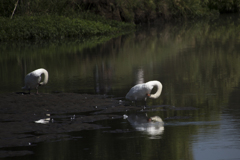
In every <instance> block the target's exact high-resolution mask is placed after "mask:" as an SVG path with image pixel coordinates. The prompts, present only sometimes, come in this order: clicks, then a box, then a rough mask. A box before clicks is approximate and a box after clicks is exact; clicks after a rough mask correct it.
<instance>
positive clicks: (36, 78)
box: [22, 68, 48, 94]
mask: <svg viewBox="0 0 240 160" xmlns="http://www.w3.org/2000/svg"><path fill="white" fill-rule="evenodd" d="M42 74H44V80H43V82H40V81H41V75H42ZM47 82H48V71H47V70H45V69H43V68H40V69H37V70H35V71H32V72H30V73H28V74H27V75H26V77H25V86H24V87H22V89H28V90H29V93H30V90H31V89H37V94H38V86H41V85H45V84H47Z"/></svg>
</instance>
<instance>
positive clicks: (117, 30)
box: [0, 15, 134, 41]
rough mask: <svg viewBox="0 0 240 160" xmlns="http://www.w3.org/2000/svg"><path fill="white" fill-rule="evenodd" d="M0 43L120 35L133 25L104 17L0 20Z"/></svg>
mask: <svg viewBox="0 0 240 160" xmlns="http://www.w3.org/2000/svg"><path fill="white" fill-rule="evenodd" d="M0 24H1V25H0V40H1V41H3V40H15V39H52V38H68V37H78V38H82V37H86V36H93V35H103V34H104V35H111V34H122V33H123V32H126V31H127V30H133V29H134V25H133V24H128V23H124V22H117V21H111V20H106V19H104V18H98V19H92V20H91V18H90V19H89V20H87V19H83V18H81V17H66V16H58V15H54V16H53V15H52V16H50V15H41V16H17V17H14V18H13V19H11V20H10V19H9V18H3V17H2V18H0Z"/></svg>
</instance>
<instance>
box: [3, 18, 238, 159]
mask: <svg viewBox="0 0 240 160" xmlns="http://www.w3.org/2000/svg"><path fill="white" fill-rule="evenodd" d="M239 22H240V20H239V18H238V16H232V15H228V16H225V17H221V18H220V19H216V20H212V21H208V20H204V21H203V20H201V21H200V20H199V21H195V22H182V23H177V24H166V25H164V26H155V27H146V28H145V29H142V30H140V31H137V32H136V33H132V34H129V35H124V36H121V37H118V38H114V39H111V40H106V39H105V38H102V39H100V38H99V41H103V43H98V44H96V39H97V38H95V39H89V40H84V41H83V40H69V41H55V42H41V43H39V42H28V43H26V42H18V43H1V44H0V50H1V52H0V83H1V85H0V92H1V94H5V93H8V92H16V91H21V87H22V86H23V79H24V76H25V75H26V74H27V73H28V72H30V71H32V70H34V69H37V68H41V67H43V68H46V69H47V70H48V72H49V83H48V84H47V85H46V86H44V87H42V88H40V89H39V92H40V93H43V92H46V93H55V92H77V93H89V94H107V95H111V96H112V97H118V98H119V99H122V100H124V98H123V97H124V96H125V95H126V93H127V92H128V90H129V89H130V88H131V86H133V85H135V84H136V83H139V82H146V81H149V80H159V81H161V82H162V84H163V92H162V95H161V96H160V98H158V99H156V100H149V101H148V102H147V103H148V105H149V106H150V107H151V110H150V111H143V112H141V111H140V109H141V108H140V109H139V111H138V112H137V114H145V113H147V115H148V116H156V115H157V116H160V117H161V118H162V119H163V121H164V126H163V128H162V130H161V131H159V132H157V131H156V132H153V131H152V130H151V129H150V130H149V129H146V128H147V127H145V128H144V127H143V129H142V130H141V129H137V128H136V127H135V126H134V125H132V124H131V123H130V122H129V121H128V120H127V119H123V118H118V119H112V120H103V121H98V122H94V123H96V124H99V125H102V126H104V128H103V129H97V130H88V131H81V132H70V133H68V134H69V135H70V136H71V137H72V138H62V139H61V138H59V139H57V140H52V141H46V142H40V143H37V144H32V145H29V146H27V147H26V146H25V147H13V148H3V150H10V151H12V150H13V151H21V153H23V152H22V151H25V152H26V153H25V154H23V156H13V157H6V159H163V160H165V159H166V160H176V159H177V160H180V159H183V160H202V159H205V160H208V159H209V160H223V159H224V160H228V159H231V160H233V159H234V160H235V159H240V152H239V149H240V134H239V131H240V124H239V119H240V108H239V106H240V99H239V97H240V88H239V84H240V39H239V37H240V25H239ZM159 105H161V106H166V107H161V109H155V106H159ZM156 108H157V107H156ZM176 108H177V109H176ZM117 114H119V115H120V116H122V115H124V114H126V115H128V116H129V115H131V114H132V113H130V112H124V113H117ZM39 125H42V124H39ZM158 129H159V128H158ZM153 133H155V134H153ZM20 155H21V154H20Z"/></svg>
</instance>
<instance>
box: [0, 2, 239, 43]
mask: <svg viewBox="0 0 240 160" xmlns="http://www.w3.org/2000/svg"><path fill="white" fill-rule="evenodd" d="M239 8H240V0H230V1H229V0H137V1H136V0H98V1H89V0H84V1H83V0H41V1H39V0H2V1H0V23H1V26H0V41H1V40H6V39H31V38H34V39H39V38H40V39H49V38H65V37H83V36H91V35H100V34H111V33H114V34H115V33H122V32H124V31H127V30H128V31H129V30H132V29H133V28H134V24H139V23H149V22H161V23H162V22H164V21H168V20H172V19H179V18H182V17H186V18H196V17H213V16H216V15H218V14H219V13H226V12H238V11H239ZM106 19H108V20H106ZM112 20H113V21H112ZM114 20H116V21H114ZM123 22H130V23H123Z"/></svg>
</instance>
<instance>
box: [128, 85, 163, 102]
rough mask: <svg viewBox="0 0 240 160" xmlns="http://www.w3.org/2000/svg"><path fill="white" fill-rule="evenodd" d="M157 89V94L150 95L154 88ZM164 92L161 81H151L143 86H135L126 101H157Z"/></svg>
mask: <svg viewBox="0 0 240 160" xmlns="http://www.w3.org/2000/svg"><path fill="white" fill-rule="evenodd" d="M155 86H156V87H157V92H156V93H155V94H150V93H151V91H152V89H153V87H155ZM161 92H162V84H161V83H160V82H159V81H149V82H146V83H142V84H137V85H135V86H133V87H132V88H131V89H130V91H129V92H128V93H127V95H126V99H129V100H131V101H143V100H144V101H145V102H146V100H147V98H153V99H156V98H158V97H159V96H160V94H161Z"/></svg>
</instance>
